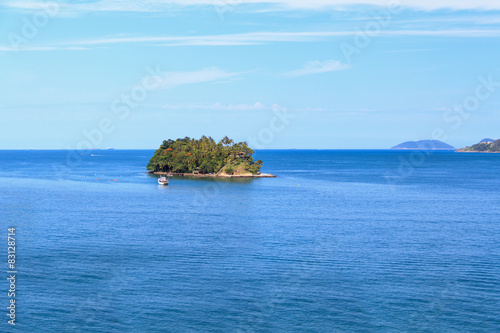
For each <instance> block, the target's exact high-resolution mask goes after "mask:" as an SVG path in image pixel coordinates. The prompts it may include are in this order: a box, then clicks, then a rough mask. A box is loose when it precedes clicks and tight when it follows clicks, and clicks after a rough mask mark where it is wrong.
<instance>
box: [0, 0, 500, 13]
mask: <svg viewBox="0 0 500 333" xmlns="http://www.w3.org/2000/svg"><path fill="white" fill-rule="evenodd" d="M54 2H55V1H54ZM44 3H45V1H42V0H40V1H36V0H7V1H4V2H3V3H2V5H1V6H4V7H10V8H17V9H23V10H33V9H39V8H40V7H41V6H42V5H43V4H44ZM57 3H58V4H59V6H60V8H61V12H63V13H64V12H66V13H73V14H75V13H88V12H159V11H162V10H165V9H167V8H172V6H174V5H175V6H183V7H186V6H207V5H210V6H218V7H220V6H224V5H228V6H234V5H238V6H242V5H258V4H260V5H263V6H265V7H266V10H273V9H276V10H283V9H288V10H303V9H307V10H315V9H325V8H341V9H343V10H345V8H349V7H355V6H360V5H365V6H377V7H387V6H388V5H389V3H390V2H389V1H387V0H308V1H304V0H237V1H224V0H144V1H136V0H98V1H87V2H83V1H79V2H77V3H74V2H69V1H57ZM400 4H401V6H403V7H407V8H413V9H422V10H437V9H452V10H464V9H480V10H499V9H500V2H499V1H498V0H474V1H470V0H419V1H411V0H401V1H400Z"/></svg>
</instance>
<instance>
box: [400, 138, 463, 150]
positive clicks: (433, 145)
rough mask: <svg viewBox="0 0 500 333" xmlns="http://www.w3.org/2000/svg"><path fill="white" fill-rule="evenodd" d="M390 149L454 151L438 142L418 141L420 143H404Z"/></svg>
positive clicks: (451, 147)
mask: <svg viewBox="0 0 500 333" xmlns="http://www.w3.org/2000/svg"><path fill="white" fill-rule="evenodd" d="M391 149H422V150H434V149H455V147H453V146H450V145H449V144H447V143H444V142H442V141H439V140H420V141H406V142H403V143H401V144H399V145H397V146H394V147H392V148H391Z"/></svg>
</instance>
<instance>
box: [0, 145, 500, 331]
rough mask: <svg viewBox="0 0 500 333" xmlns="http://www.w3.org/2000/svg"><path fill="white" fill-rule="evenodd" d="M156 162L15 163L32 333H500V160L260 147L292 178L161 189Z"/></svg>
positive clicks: (117, 156) (60, 154) (11, 217)
mask: <svg viewBox="0 0 500 333" xmlns="http://www.w3.org/2000/svg"><path fill="white" fill-rule="evenodd" d="M153 152H154V151H153V150H116V151H93V152H92V154H93V155H94V156H92V155H90V153H88V152H84V153H83V156H80V155H75V154H71V153H68V152H65V151H0V207H1V208H0V225H1V226H2V229H3V231H2V232H3V233H4V236H2V237H4V239H5V237H6V235H7V226H16V227H17V238H18V241H17V259H18V262H17V268H18V271H19V273H18V281H17V288H18V293H17V295H16V296H17V297H16V300H17V304H18V307H17V320H18V321H17V322H18V324H17V325H16V328H17V329H18V331H23V332H186V331H188V332H189V331H191V332H200V331H203V332H235V331H238V332H253V331H258V332H270V331H282V332H289V331H297V332H299V331H300V332H303V331H308V332H332V331H337V332H345V331H364V332H368V331H370V332H372V331H379V332H386V331H394V332H395V331H407V332H410V331H411V332H414V331H421V332H447V331H469V332H470V331H477V332H494V331H499V330H500V311H499V309H500V223H499V216H500V212H499V209H498V207H499V204H500V192H499V188H500V154H498V155H495V154H492V155H489V154H456V153H448V152H438V153H430V154H425V153H424V154H415V153H413V154H412V152H395V151H313V150H310V151H294V150H282V151H280V150H275V151H258V152H257V154H256V156H255V157H256V158H260V159H262V160H263V161H264V168H263V170H262V171H263V172H271V173H273V174H276V175H277V176H278V178H274V179H254V180H240V181H223V180H213V179H211V180H208V179H205V180H204V179H202V180H192V179H173V180H171V183H170V186H169V187H159V186H158V185H157V181H156V177H153V176H149V175H147V174H145V173H144V171H145V165H146V164H147V161H148V160H149V158H150V157H151V156H152V154H153ZM6 247H7V244H4V245H3V246H0V255H1V256H2V258H6V250H7V249H6ZM2 267H4V268H5V269H3V270H2V271H3V272H4V273H2V274H3V276H5V277H6V260H5V263H4V264H2ZM1 281H2V282H1V283H0V287H1V288H2V290H3V291H2V292H0V294H1V295H3V296H1V297H0V302H1V304H3V306H2V308H4V309H5V307H6V306H7V304H8V298H7V296H6V294H7V292H6V291H7V290H8V285H7V283H6V280H5V279H4V278H2V279H1ZM2 298H3V299H2ZM2 311H4V314H3V315H2V317H3V319H2V321H3V322H2V323H1V324H0V331H5V330H6V329H7V328H8V326H7V316H6V315H5V314H6V313H7V310H2ZM1 327H3V328H1Z"/></svg>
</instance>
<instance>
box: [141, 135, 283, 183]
mask: <svg viewBox="0 0 500 333" xmlns="http://www.w3.org/2000/svg"><path fill="white" fill-rule="evenodd" d="M253 153H254V151H253V150H252V149H250V148H249V147H248V145H247V143H246V142H238V143H234V141H233V140H231V139H229V138H228V137H227V136H226V137H224V138H223V139H222V140H221V141H219V142H215V140H214V139H212V138H211V137H206V136H202V137H201V138H200V139H198V140H197V139H192V138H189V137H185V138H183V139H177V140H175V141H174V140H171V139H169V140H165V141H163V143H162V144H161V145H160V148H158V149H157V150H156V151H155V154H154V155H153V157H151V159H150V160H149V163H148V165H147V169H148V172H149V173H152V174H157V175H172V176H192V177H213V178H215V177H224V178H233V177H234V178H270V177H276V176H274V175H271V174H266V173H261V172H260V168H261V167H262V165H263V162H262V161H261V160H257V161H255V162H254V160H253V157H252V155H253Z"/></svg>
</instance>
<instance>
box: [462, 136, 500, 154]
mask: <svg viewBox="0 0 500 333" xmlns="http://www.w3.org/2000/svg"><path fill="white" fill-rule="evenodd" d="M457 152H458V153H500V140H491V139H484V140H481V142H479V143H477V144H475V145H473V146H470V147H465V148H461V149H459V150H457Z"/></svg>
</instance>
